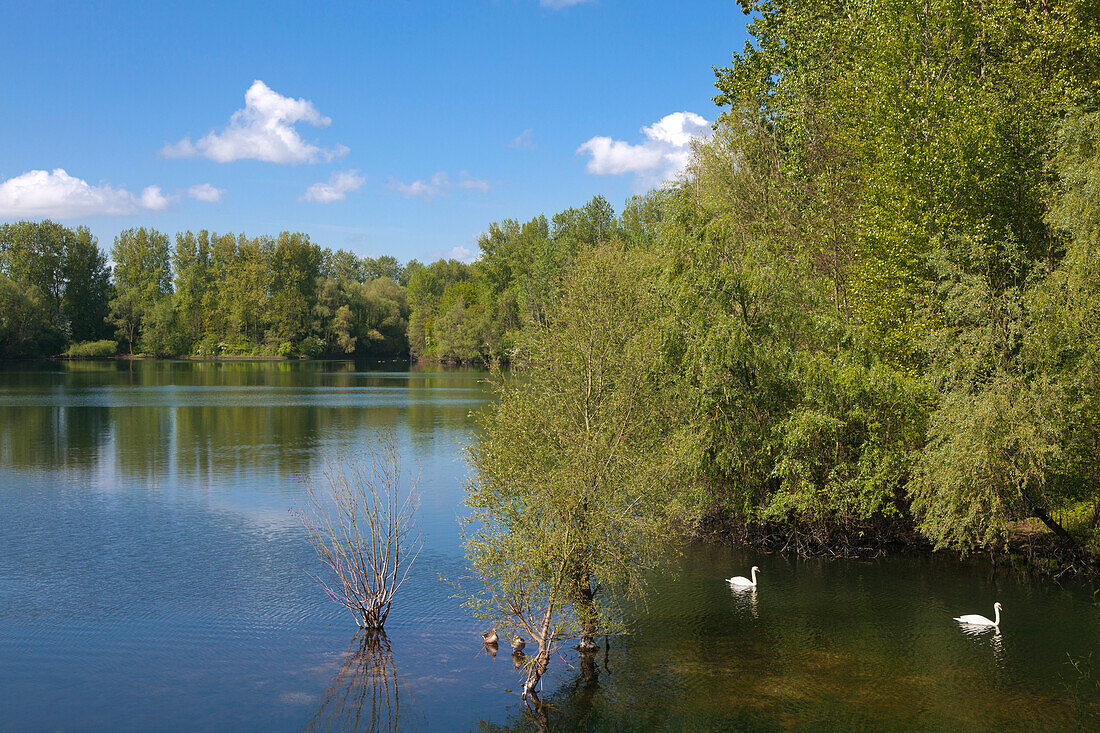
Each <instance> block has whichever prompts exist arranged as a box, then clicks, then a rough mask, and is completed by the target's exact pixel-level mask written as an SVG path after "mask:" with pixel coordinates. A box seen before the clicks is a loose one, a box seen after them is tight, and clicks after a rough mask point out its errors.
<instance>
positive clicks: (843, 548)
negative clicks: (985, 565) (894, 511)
mask: <svg viewBox="0 0 1100 733" xmlns="http://www.w3.org/2000/svg"><path fill="white" fill-rule="evenodd" d="M683 533H684V536H685V537H686V538H688V539H690V540H699V541H703V542H707V543H716V544H725V545H728V546H731V547H738V548H742V549H746V550H752V551H756V552H762V553H765V554H769V555H771V554H789V555H795V556H798V557H805V558H810V557H817V558H827V559H836V560H869V559H875V558H882V557H888V556H895V555H909V554H919V555H926V556H932V555H937V556H948V557H954V558H956V559H960V560H962V559H964V558H972V559H979V560H983V561H987V562H989V563H990V564H991V565H993V566H999V565H1005V564H1007V565H1010V566H1012V567H1016V568H1019V569H1021V570H1025V571H1028V572H1033V573H1036V574H1039V575H1044V576H1050V577H1054V578H1060V577H1063V576H1069V575H1079V576H1082V577H1086V578H1097V577H1100V558H1098V557H1097V556H1096V555H1094V554H1092V553H1090V552H1089V551H1088V550H1087V549H1085V548H1083V547H1071V546H1069V545H1067V544H1066V543H1065V542H1064V541H1063V540H1062V539H1061V538H1059V537H1057V536H1056V535H1055V534H1054V533H1053V532H1052V531H1050V530H1049V529H1047V528H1046V527H1044V526H1042V524H1041V523H1040V522H1038V521H1037V520H1035V521H1033V520H1021V521H1019V522H1016V523H1014V525H1013V527H1012V528H1011V530H1010V531H1009V535H1008V538H1007V540H1006V541H1005V542H1004V543H1003V545H1002V546H1000V547H997V548H991V549H988V550H985V551H979V552H972V553H963V552H960V551H958V550H948V549H940V550H936V549H935V548H934V547H933V545H932V543H931V542H929V540H928V539H927V538H926V537H924V536H923V535H921V534H920V533H919V532H917V531H916V529H915V528H914V527H913V525H912V523H910V522H906V521H905V520H903V519H897V520H885V519H881V518H880V519H872V520H863V521H850V522H847V523H844V524H834V525H829V526H825V525H817V526H814V525H809V524H797V523H796V524H786V523H779V522H767V523H751V522H744V521H742V520H740V519H737V518H735V517H733V516H732V515H730V514H729V513H728V512H723V511H719V510H712V511H710V512H707V513H705V514H704V515H702V516H701V517H699V518H698V519H697V520H696V521H695V522H694V524H692V525H690V526H685V527H684V528H683Z"/></svg>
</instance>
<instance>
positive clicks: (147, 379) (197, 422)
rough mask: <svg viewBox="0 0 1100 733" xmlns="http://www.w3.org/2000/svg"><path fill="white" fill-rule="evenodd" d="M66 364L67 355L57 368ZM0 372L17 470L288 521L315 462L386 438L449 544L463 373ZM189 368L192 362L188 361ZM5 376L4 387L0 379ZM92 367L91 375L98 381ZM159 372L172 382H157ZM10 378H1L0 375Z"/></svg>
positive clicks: (315, 476) (141, 368) (479, 399)
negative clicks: (416, 483) (415, 480)
mask: <svg viewBox="0 0 1100 733" xmlns="http://www.w3.org/2000/svg"><path fill="white" fill-rule="evenodd" d="M67 366H72V365H67ZM76 366H78V371H77V373H76V374H75V375H74V374H73V373H71V372H70V371H68V370H67V369H66V368H65V367H63V368H62V369H61V370H60V371H42V370H30V371H29V372H26V373H20V374H19V375H18V376H20V377H21V378H19V379H13V377H14V376H15V374H14V373H13V372H14V370H12V369H10V368H9V369H6V370H4V371H0V385H3V386H0V458H2V459H3V465H5V466H6V467H8V469H9V470H12V471H15V472H21V471H22V472H30V473H36V472H40V471H44V472H46V473H48V474H52V475H56V474H58V473H60V474H61V475H67V476H70V477H71V478H72V479H74V480H78V479H80V478H86V479H90V480H88V481H87V482H86V483H87V486H88V488H89V489H91V490H96V491H109V492H125V491H155V492H157V493H158V496H159V497H160V499H161V500H163V501H169V502H173V501H201V502H203V503H204V504H205V505H206V506H207V507H209V508H210V509H212V510H215V511H229V512H234V513H237V514H239V515H241V516H242V517H246V518H248V519H249V520H250V521H252V522H254V523H255V524H257V525H258V526H265V527H268V528H283V527H287V526H292V525H294V524H295V522H296V520H295V518H294V516H293V515H292V514H291V512H290V509H292V508H293V507H294V506H296V504H297V502H298V501H299V500H300V497H301V496H302V492H303V490H304V487H305V485H306V484H307V483H312V484H314V485H318V484H322V485H323V483H324V478H323V476H322V471H323V469H324V467H325V465H326V463H329V462H333V461H339V460H346V461H349V462H352V463H355V462H361V461H363V460H365V459H366V457H367V455H368V451H369V448H370V446H372V445H377V444H378V443H379V442H380V441H382V440H384V439H386V438H387V437H389V436H393V437H394V438H395V439H396V440H397V441H398V444H399V445H400V446H401V448H402V460H403V463H404V467H405V470H406V473H408V474H410V475H415V476H418V477H419V489H420V492H421V503H422V507H423V509H422V512H423V515H424V518H425V520H426V523H427V524H428V525H431V527H430V528H431V529H435V530H442V533H441V532H440V531H432V532H428V535H429V537H431V540H430V541H431V542H433V543H435V542H439V541H441V539H442V537H441V536H440V535H441V534H442V535H444V536H446V537H447V543H448V544H450V545H452V546H454V544H455V543H456V542H457V539H456V538H457V530H456V527H457V525H456V523H455V518H456V515H457V512H458V507H457V502H456V500H455V499H456V495H457V489H456V484H460V483H461V481H462V480H463V479H464V476H465V468H464V464H462V462H461V458H460V456H459V455H458V453H457V448H458V446H459V444H460V443H461V442H462V441H464V440H465V439H466V438H467V436H468V434H469V429H470V420H469V413H470V411H471V410H476V409H478V408H479V407H480V406H481V405H483V404H484V403H485V401H486V399H487V397H488V395H487V390H486V388H485V385H484V384H483V383H482V380H483V379H484V376H485V375H484V374H483V373H480V372H475V371H453V372H443V371H430V370H426V371H401V372H397V371H377V372H376V371H364V370H356V369H354V368H353V367H354V365H351V367H352V368H349V366H348V365H347V364H346V363H333V365H332V366H333V368H335V369H336V371H325V370H323V369H322V370H318V369H302V370H300V371H294V370H293V369H288V368H287V365H286V364H283V363H274V364H273V363H235V364H227V365H223V366H221V367H216V366H215V365H213V364H206V363H195V364H189V363H172V362H168V363H166V362H141V363H138V364H135V365H134V367H135V368H134V371H133V373H131V372H129V371H125V372H123V371H120V370H118V369H114V368H110V367H113V366H114V365H110V366H109V367H107V368H101V369H100V370H99V371H98V372H97V371H95V370H94V369H88V368H87V366H88V365H86V364H79V365H76ZM188 367H190V368H188ZM5 378H8V380H9V381H8V383H6V384H5V382H4V379H5ZM97 378H98V382H97ZM165 380H175V382H174V383H170V384H163V383H161V382H163V381H165ZM12 381H14V382H16V384H15V385H14V386H13V385H12V384H11V382H12Z"/></svg>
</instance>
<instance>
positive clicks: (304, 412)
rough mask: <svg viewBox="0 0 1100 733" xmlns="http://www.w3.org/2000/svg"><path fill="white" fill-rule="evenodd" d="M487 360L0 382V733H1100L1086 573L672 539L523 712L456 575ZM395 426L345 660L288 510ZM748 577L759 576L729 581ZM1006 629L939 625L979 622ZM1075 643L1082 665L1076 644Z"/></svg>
mask: <svg viewBox="0 0 1100 733" xmlns="http://www.w3.org/2000/svg"><path fill="white" fill-rule="evenodd" d="M485 377H486V375H485V373H484V372H479V371H474V370H443V369H441V368H420V367H414V368H411V369H410V368H407V367H405V366H404V365H392V366H391V368H387V367H386V365H382V366H377V365H375V366H369V365H363V364H357V363H353V362H319V361H308V362H298V361H282V362H170V361H156V362H154V361H141V362H136V363H133V364H132V365H131V364H128V363H123V362H71V363H56V364H55V363H41V364H39V363H14V364H7V365H3V366H0V730H19V731H23V730H111V731H118V730H194V729H202V730H210V729H219V730H225V729H229V730H330V729H355V728H358V729H361V730H370V729H399V730H492V731H496V730H538V729H540V728H550V729H563V730H569V729H578V728H579V729H587V730H638V729H682V730H729V729H742V730H788V729H809V730H813V729H832V730H866V729H875V730H912V729H923V730H958V729H961V728H966V729H969V730H1051V729H1076V728H1094V729H1095V728H1097V727H1100V608H1098V605H1097V600H1098V599H1097V598H1096V597H1094V595H1093V593H1092V590H1091V589H1090V587H1089V586H1088V585H1086V584H1085V583H1083V582H1081V581H1076V580H1067V581H1063V582H1061V583H1054V582H1052V581H1050V580H1047V579H1041V578H1035V577H1031V576H1027V575H1020V574H1016V573H1013V572H1012V571H1010V570H1007V569H995V568H992V567H990V566H989V565H988V564H987V563H982V562H979V561H972V562H958V561H955V560H952V559H950V558H948V557H938V556H937V557H928V556H924V555H915V556H906V557H894V558H889V559H885V560H875V561H866V562H864V561H859V560H846V561H825V560H799V559H796V558H793V557H784V556H776V555H773V556H757V555H752V554H748V553H745V552H743V551H741V550H737V549H732V548H728V547H723V546H716V545H689V546H687V547H685V548H684V550H683V553H682V554H681V555H678V556H676V557H670V558H669V561H668V563H667V567H665V568H664V569H663V570H662V571H661V572H657V573H653V574H652V575H651V577H650V578H649V585H648V591H647V597H646V598H645V599H644V601H643V602H641V603H639V605H638V608H637V609H636V614H635V616H636V621H635V623H634V624H633V627H632V633H631V634H630V635H628V636H625V637H621V638H617V639H612V640H611V643H610V648H608V649H606V650H604V651H601V652H600V654H599V655H598V656H597V657H596V658H595V659H594V660H590V663H589V664H580V663H579V662H578V659H577V657H576V656H575V655H574V654H573V653H572V652H570V653H569V655H568V656H567V657H565V658H564V659H557V660H555V662H554V663H553V666H552V667H551V674H549V675H548V676H547V677H546V679H545V681H544V689H543V700H544V702H546V703H547V705H546V708H545V711H544V714H543V715H542V716H531V715H529V714H526V713H525V712H524V708H523V705H522V703H521V701H520V699H519V696H518V694H517V691H518V690H519V687H520V674H519V673H518V672H517V671H515V670H514V669H513V660H512V659H511V656H510V654H509V653H507V652H505V651H501V652H500V653H498V654H497V655H496V657H495V658H494V657H493V656H491V655H490V654H488V653H486V650H485V649H484V648H483V646H482V645H481V642H480V632H481V631H482V625H481V624H480V622H478V621H477V620H476V619H471V618H469V617H468V616H467V615H466V614H465V613H464V612H463V609H462V608H461V606H460V603H459V601H457V600H456V599H455V598H454V597H453V596H454V594H455V590H454V588H453V586H452V585H451V584H450V583H449V582H448V581H455V580H460V579H461V578H462V577H463V574H464V571H463V560H462V549H461V538H460V527H459V523H458V518H459V516H460V515H461V514H462V513H463V508H462V506H461V502H462V497H463V482H464V480H465V478H466V475H467V468H466V466H465V464H464V463H463V461H462V459H461V455H460V449H461V446H462V444H463V442H464V441H468V440H470V439H471V437H472V425H473V421H472V417H471V414H472V413H473V412H475V411H477V410H479V409H482V408H483V407H484V406H485V405H486V404H487V402H488V400H489V399H491V396H490V392H489V390H488V388H487V386H486V385H485V384H484V381H483V380H484V379H485ZM391 437H392V438H393V439H394V440H395V441H396V444H397V446H398V449H399V452H400V455H401V459H402V463H403V465H404V467H405V468H406V469H407V470H408V472H409V473H410V474H415V475H417V476H419V489H420V492H421V497H422V503H421V519H422V524H423V528H424V533H425V547H424V551H423V553H422V554H421V556H420V558H419V560H418V561H417V564H416V566H415V568H414V571H413V573H412V575H411V576H410V579H409V581H408V583H407V585H406V586H405V587H404V588H403V589H402V593H401V594H400V595H399V596H398V599H397V601H396V603H395V605H394V607H393V611H392V613H391V615H390V618H389V620H388V622H387V624H386V630H387V632H388V633H387V641H386V642H385V643H384V644H374V645H371V644H366V645H364V644H362V643H361V638H360V637H357V635H356V628H355V625H354V623H353V621H352V619H351V616H350V615H349V614H348V613H347V611H345V610H343V609H341V608H338V607H336V606H335V605H334V604H332V603H331V602H330V601H329V600H328V599H327V598H326V597H325V596H324V594H323V592H322V591H321V590H320V588H319V587H318V586H317V584H316V583H315V581H313V580H312V579H311V578H310V577H309V575H308V573H309V572H310V571H311V570H316V569H317V561H316V559H315V556H314V555H313V551H312V548H311V547H310V546H309V544H308V542H307V540H306V536H305V532H304V530H303V529H302V528H301V526H300V525H299V524H298V521H297V519H296V517H295V515H294V514H293V511H292V510H293V509H294V508H295V507H297V506H301V505H302V503H303V500H304V492H305V487H306V486H308V485H310V484H313V485H318V486H321V485H323V484H322V482H323V476H322V472H323V470H324V469H325V467H326V465H330V464H332V463H333V462H336V461H341V460H343V461H346V462H351V463H354V462H357V461H362V460H363V459H364V458H365V457H366V456H367V454H368V452H369V450H370V447H371V446H375V445H378V444H379V443H380V442H381V441H383V440H386V439H388V438H391ZM751 565H759V566H760V568H761V570H762V573H761V575H760V576H759V578H760V583H759V587H758V588H756V589H755V590H748V591H736V590H733V589H731V588H730V586H729V585H728V584H727V583H726V582H725V581H724V580H723V579H724V578H726V577H729V576H731V575H747V574H748V570H749V567H750V566H751ZM994 601H1000V602H1001V604H1002V605H1003V606H1004V613H1003V620H1002V623H1001V628H1000V631H999V632H996V633H995V632H993V631H986V632H983V633H978V634H971V633H967V632H966V631H964V630H963V629H961V628H960V627H959V626H957V625H956V624H955V623H954V622H953V621H952V620H951V618H952V617H953V616H956V615H960V614H963V613H980V614H983V615H986V616H992V614H993V609H992V605H993V602H994ZM1090 655H1091V657H1090Z"/></svg>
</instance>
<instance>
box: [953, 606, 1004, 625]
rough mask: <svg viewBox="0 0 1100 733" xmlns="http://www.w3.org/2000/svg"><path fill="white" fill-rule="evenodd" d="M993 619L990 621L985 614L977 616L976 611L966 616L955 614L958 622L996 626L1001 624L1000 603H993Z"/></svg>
mask: <svg viewBox="0 0 1100 733" xmlns="http://www.w3.org/2000/svg"><path fill="white" fill-rule="evenodd" d="M993 616H994V618H993V620H992V621H990V620H989V619H987V618H986V617H985V616H979V615H978V614H976V613H971V614H968V615H966V616H957V617H956V618H955V620H956V621H958V622H959V623H960V624H970V625H971V626H996V627H1000V625H1001V604H1000V603H994V604H993Z"/></svg>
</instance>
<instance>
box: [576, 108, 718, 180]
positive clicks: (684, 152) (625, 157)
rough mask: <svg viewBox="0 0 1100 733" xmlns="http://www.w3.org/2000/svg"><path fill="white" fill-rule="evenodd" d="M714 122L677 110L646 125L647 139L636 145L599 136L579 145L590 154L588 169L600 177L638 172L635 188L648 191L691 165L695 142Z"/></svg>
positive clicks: (579, 149)
mask: <svg viewBox="0 0 1100 733" xmlns="http://www.w3.org/2000/svg"><path fill="white" fill-rule="evenodd" d="M710 132H711V130H710V123H709V122H707V121H706V120H705V119H703V118H702V117H700V116H699V115H697V114H694V113H693V112H674V113H672V114H670V115H666V116H664V117H662V118H661V119H660V120H659V121H657V122H656V123H654V124H652V125H650V126H648V127H643V128H642V133H643V134H645V136H646V138H647V139H646V140H644V141H643V142H641V143H638V144H632V143H628V142H625V141H623V140H612V139H611V138H609V137H602V136H597V137H594V138H592V139H591V140H589V141H588V142H586V143H584V144H583V145H581V146H580V147H579V148H577V152H578V153H588V154H589V155H591V156H592V159H591V160H589V161H588V165H587V166H586V170H587V171H588V172H589V173H594V174H596V175H599V176H621V175H623V174H626V173H633V174H634V185H635V188H638V189H641V190H644V189H647V188H651V187H653V186H655V185H659V184H661V183H665V182H667V181H671V180H674V179H675V178H677V177H678V176H679V175H680V174H681V173H683V172H684V169H685V168H686V167H687V164H688V161H689V160H690V158H691V142H692V140H695V139H701V138H706V137H708V136H709V135H710Z"/></svg>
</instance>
